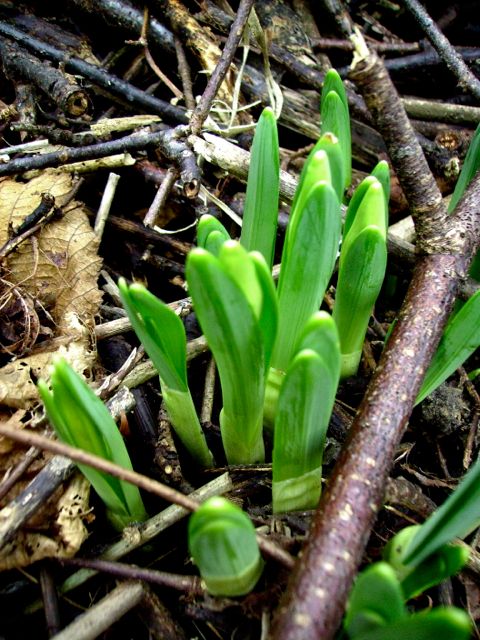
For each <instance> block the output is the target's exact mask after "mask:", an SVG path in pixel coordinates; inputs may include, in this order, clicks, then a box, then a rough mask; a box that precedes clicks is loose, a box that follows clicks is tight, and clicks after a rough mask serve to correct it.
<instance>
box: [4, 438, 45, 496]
mask: <svg viewBox="0 0 480 640" xmlns="http://www.w3.org/2000/svg"><path fill="white" fill-rule="evenodd" d="M39 454H40V451H39V450H38V449H36V448H35V447H30V449H29V450H28V451H27V452H26V454H25V455H24V456H23V458H22V459H21V460H20V462H19V463H18V464H17V466H16V467H14V469H13V470H12V471H11V473H10V474H9V475H7V476H6V477H5V478H4V479H3V480H2V482H0V500H2V499H3V498H4V497H5V496H6V495H7V493H8V492H9V491H10V489H11V488H12V487H13V486H14V485H15V484H16V482H17V480H19V479H20V478H21V477H22V476H23V474H24V473H25V471H26V470H27V469H28V467H29V466H30V465H31V464H32V463H33V462H34V460H35V459H36V458H38V456H39Z"/></svg>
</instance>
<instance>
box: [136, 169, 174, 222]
mask: <svg viewBox="0 0 480 640" xmlns="http://www.w3.org/2000/svg"><path fill="white" fill-rule="evenodd" d="M177 178H178V171H177V169H175V168H174V167H170V168H169V169H168V171H167V175H166V176H165V178H164V180H163V182H162V184H161V185H160V186H159V187H158V189H157V193H156V194H155V197H154V199H153V201H152V204H151V205H150V207H149V208H148V211H147V213H146V215H145V218H144V219H143V224H144V225H145V226H146V227H154V226H155V225H156V223H157V219H158V218H159V216H160V213H161V211H162V209H163V208H164V206H165V203H166V201H167V199H168V196H169V195H170V191H171V190H172V188H173V185H174V184H175V180H176V179H177Z"/></svg>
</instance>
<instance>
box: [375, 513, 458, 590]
mask: <svg viewBox="0 0 480 640" xmlns="http://www.w3.org/2000/svg"><path fill="white" fill-rule="evenodd" d="M420 529H421V525H414V526H411V527H405V528H404V529H401V530H400V531H399V533H397V534H396V535H395V536H393V538H392V539H391V540H390V541H389V542H388V544H387V545H386V546H385V549H384V551H383V557H384V559H385V560H386V561H387V562H388V563H389V564H390V566H391V567H392V568H393V569H394V570H395V572H396V575H397V578H398V579H399V581H400V583H401V586H402V591H403V595H404V598H405V600H409V599H410V598H416V597H417V596H418V595H420V594H421V593H423V592H424V591H425V590H426V589H429V588H430V587H433V586H435V585H437V584H440V583H441V582H443V581H444V580H446V579H447V578H450V577H451V576H454V575H455V574H456V573H458V572H459V571H460V569H462V568H463V567H464V566H465V565H466V563H467V561H468V557H469V551H468V547H466V546H460V545H456V544H450V543H447V544H442V545H441V546H440V547H438V548H437V549H436V550H435V551H434V552H433V553H431V554H430V555H428V556H427V557H425V558H424V559H422V560H420V561H418V562H417V561H416V560H414V561H413V562H411V563H410V564H408V565H407V564H405V563H404V560H403V558H404V556H405V552H406V551H407V550H408V548H409V545H410V543H411V542H412V541H413V540H414V538H415V536H416V535H418V534H419V533H420Z"/></svg>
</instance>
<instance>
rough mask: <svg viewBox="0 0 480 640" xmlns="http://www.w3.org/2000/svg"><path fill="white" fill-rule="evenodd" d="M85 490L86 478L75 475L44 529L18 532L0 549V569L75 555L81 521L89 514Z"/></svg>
mask: <svg viewBox="0 0 480 640" xmlns="http://www.w3.org/2000/svg"><path fill="white" fill-rule="evenodd" d="M89 489H90V484H89V483H88V481H87V479H86V478H85V477H84V476H82V475H81V474H77V475H75V477H74V478H73V479H72V480H71V481H70V482H69V484H68V487H67V489H66V490H65V492H64V493H63V495H62V496H61V497H60V499H58V501H57V503H56V508H55V512H56V517H55V519H54V520H53V521H51V523H50V527H49V528H48V530H47V531H42V532H41V533H40V532H38V531H30V530H27V529H22V530H21V531H19V532H18V533H17V535H16V536H15V538H14V540H12V541H11V542H10V543H8V544H7V545H6V546H5V547H4V548H3V549H2V551H1V552H0V571H3V570H7V569H13V568H17V567H26V566H28V565H29V564H32V562H37V561H38V560H42V559H43V558H52V557H55V558H65V557H71V556H73V555H75V553H76V552H77V551H78V550H79V548H80V546H81V545H82V543H83V541H84V540H85V539H86V537H87V535H88V532H87V529H86V527H85V525H84V522H83V521H84V518H85V517H86V516H87V515H88V513H89V511H88V497H89Z"/></svg>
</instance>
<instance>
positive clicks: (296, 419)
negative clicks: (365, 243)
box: [272, 311, 340, 513]
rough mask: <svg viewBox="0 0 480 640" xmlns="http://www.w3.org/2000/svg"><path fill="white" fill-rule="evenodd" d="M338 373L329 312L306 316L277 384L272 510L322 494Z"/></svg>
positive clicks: (300, 506) (314, 500)
mask: <svg viewBox="0 0 480 640" xmlns="http://www.w3.org/2000/svg"><path fill="white" fill-rule="evenodd" d="M339 377H340V344H339V340H338V333H337V329H336V326H335V323H334V322H333V320H332V318H331V317H330V316H329V315H328V314H327V313H325V312H324V311H318V312H317V313H316V314H314V315H313V316H312V318H310V320H309V321H308V322H307V324H306V326H305V329H304V333H303V336H302V338H301V340H300V344H299V349H298V353H297V355H296V356H295V357H294V358H293V360H292V362H291V363H290V365H289V367H288V370H287V373H286V376H285V380H284V382H283V385H282V387H281V391H280V396H279V400H278V407H277V411H276V419H275V431H274V447H273V456H272V472H273V478H272V492H273V511H274V513H278V512H282V511H295V510H304V509H314V508H315V507H316V506H317V504H318V500H319V498H320V491H321V481H322V459H323V451H324V448H325V436H326V432H327V427H328V423H329V420H330V415H331V412H332V408H333V403H334V400H335V393H336V390H337V386H338V381H339Z"/></svg>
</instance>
